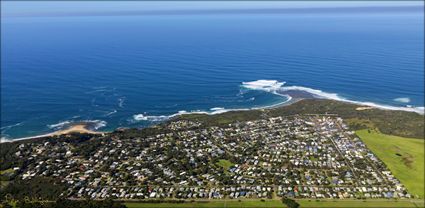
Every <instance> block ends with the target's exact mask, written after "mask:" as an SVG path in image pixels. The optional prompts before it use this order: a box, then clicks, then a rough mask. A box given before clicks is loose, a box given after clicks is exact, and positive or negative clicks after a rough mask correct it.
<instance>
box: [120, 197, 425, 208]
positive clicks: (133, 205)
mask: <svg viewBox="0 0 425 208" xmlns="http://www.w3.org/2000/svg"><path fill="white" fill-rule="evenodd" d="M297 202H298V203H299V204H300V207H301V208H309V207H311V208H313V207H332V208H338V207H341V208H366V207H382V208H386V207H388V208H389V207H394V208H396V207H424V202H423V201H421V200H407V199H405V200H393V199H367V200H356V199H347V200H346V199H341V200H338V199H335V200H331V199H329V200H315V199H299V200H297ZM125 205H126V206H127V207H128V208H147V207H155V208H171V207H173V208H174V207H175V208H198V207H199V208H224V207H226V208H242V207H248V208H249V207H252V208H254V207H255V208H272V207H273V208H278V207H285V205H284V204H283V203H282V201H281V200H279V199H267V200H264V201H261V200H259V199H257V200H253V199H242V200H240V201H238V200H211V201H193V202H185V203H143V202H127V203H125Z"/></svg>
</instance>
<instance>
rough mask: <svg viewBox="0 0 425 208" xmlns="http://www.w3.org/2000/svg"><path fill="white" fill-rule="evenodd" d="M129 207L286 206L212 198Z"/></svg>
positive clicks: (216, 207)
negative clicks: (200, 200)
mask: <svg viewBox="0 0 425 208" xmlns="http://www.w3.org/2000/svg"><path fill="white" fill-rule="evenodd" d="M125 205H127V207H128V208H146V207H155V208H171V207H172V208H198V207H199V208H203V207H205V208H222V207H223V208H224V207H226V208H242V207H255V208H274V207H276V208H277V207H285V206H284V204H283V203H282V201H280V200H270V199H269V200H265V201H264V202H262V201H260V200H241V201H240V202H239V201H235V200H232V201H224V200H211V201H206V202H205V201H204V202H187V203H126V204H125Z"/></svg>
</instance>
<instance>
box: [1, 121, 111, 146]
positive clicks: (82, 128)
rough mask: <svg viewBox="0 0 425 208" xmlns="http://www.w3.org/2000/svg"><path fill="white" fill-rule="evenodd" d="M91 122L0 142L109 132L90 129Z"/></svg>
mask: <svg viewBox="0 0 425 208" xmlns="http://www.w3.org/2000/svg"><path fill="white" fill-rule="evenodd" d="M88 126H89V124H88V123H78V124H75V125H72V126H69V127H68V128H66V129H62V130H58V131H55V132H52V133H48V134H42V135H37V136H31V137H23V138H18V139H13V140H1V141H0V143H2V142H14V141H21V140H28V139H37V138H43V137H51V136H60V135H67V134H71V133H80V134H98V135H103V134H105V133H107V132H101V131H93V130H90V129H88Z"/></svg>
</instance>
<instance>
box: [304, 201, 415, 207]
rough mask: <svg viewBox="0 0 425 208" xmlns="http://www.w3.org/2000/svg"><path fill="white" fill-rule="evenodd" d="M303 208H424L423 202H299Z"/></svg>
mask: <svg viewBox="0 0 425 208" xmlns="http://www.w3.org/2000/svg"><path fill="white" fill-rule="evenodd" d="M298 203H299V204H300V207H301V208H306V207H312V208H313V207H335V208H336V207H341V208H343V207H349V208H366V207H380V208H381V207H382V208H385V207H388V208H389V207H423V203H422V202H417V201H416V202H411V201H407V200H400V201H394V200H366V201H361V200H333V201H331V200H321V201H315V200H310V201H309V200H298Z"/></svg>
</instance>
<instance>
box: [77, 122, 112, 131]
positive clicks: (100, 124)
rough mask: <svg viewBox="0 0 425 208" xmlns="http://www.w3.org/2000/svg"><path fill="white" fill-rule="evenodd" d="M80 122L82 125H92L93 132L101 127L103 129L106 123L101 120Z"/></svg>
mask: <svg viewBox="0 0 425 208" xmlns="http://www.w3.org/2000/svg"><path fill="white" fill-rule="evenodd" d="M81 122H84V123H94V126H93V128H94V130H98V129H100V128H102V127H105V126H106V125H107V124H108V123H107V122H106V121H102V120H83V121H81Z"/></svg>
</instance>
